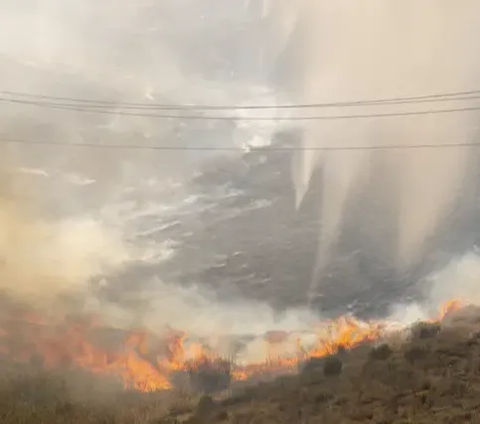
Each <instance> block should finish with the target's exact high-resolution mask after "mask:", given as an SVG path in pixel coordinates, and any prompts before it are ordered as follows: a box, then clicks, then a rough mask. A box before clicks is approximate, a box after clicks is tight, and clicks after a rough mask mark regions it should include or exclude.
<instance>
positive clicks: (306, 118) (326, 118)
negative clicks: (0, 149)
mask: <svg viewBox="0 0 480 424" xmlns="http://www.w3.org/2000/svg"><path fill="white" fill-rule="evenodd" d="M0 102H4V103H16V104H23V105H30V106H36V107H46V108H49V109H59V110H66V111H74V112H84V113H96V114H104V115H120V116H134V117H143V118H161V119H169V120H173V119H183V120H202V121H204V120H208V121H247V122H248V121H263V122H265V121H330V120H339V119H340V120H344V119H348V120H349V119H365V118H389V117H401V116H421V115H437V114H447V113H461V112H474V111H479V110H480V106H471V107H459V108H450V109H430V110H421V111H412V110H410V111H405V112H384V113H382V112H381V113H368V114H349V115H323V116H322V115H312V116H289V117H286V116H278V117H276V116H267V117H262V116H260V117H259V116H256V117H240V116H223V115H218V116H212V115H172V114H147V113H138V112H125V111H118V110H117V111H114V110H105V109H89V108H85V107H76V106H72V105H66V104H61V103H51V102H38V101H28V100H18V99H6V98H2V97H0Z"/></svg>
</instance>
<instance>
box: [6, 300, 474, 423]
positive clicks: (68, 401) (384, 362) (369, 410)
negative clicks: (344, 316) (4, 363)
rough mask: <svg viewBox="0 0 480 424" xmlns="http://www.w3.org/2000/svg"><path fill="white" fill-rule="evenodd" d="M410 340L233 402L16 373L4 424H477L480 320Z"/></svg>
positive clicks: (360, 350) (249, 390) (314, 368)
mask: <svg viewBox="0 0 480 424" xmlns="http://www.w3.org/2000/svg"><path fill="white" fill-rule="evenodd" d="M409 334H410V335H409V337H408V338H406V339H405V338H402V342H401V343H398V342H392V341H388V340H385V341H384V342H382V343H379V342H375V343H373V344H372V342H370V341H366V342H362V343H359V344H357V345H356V346H354V347H352V349H337V350H336V352H335V353H333V354H330V355H327V356H326V357H323V358H318V357H317V358H313V359H310V360H309V361H306V362H304V366H302V367H301V368H302V370H301V371H300V372H299V373H298V374H297V375H290V376H284V377H280V378H278V379H276V380H275V381H270V382H263V383H260V384H250V385H248V386H247V387H240V386H238V387H237V386H236V385H235V384H234V385H233V386H230V391H231V393H230V394H228V395H227V393H225V392H224V393H223V394H218V395H215V396H214V395H212V397H210V396H205V395H204V396H201V395H199V394H193V393H191V392H188V391H183V390H179V389H175V390H170V391H158V392H155V393H146V392H143V393H142V392H138V391H126V390H125V389H124V388H123V387H122V386H121V385H116V383H113V382H110V383H108V384H107V381H106V379H105V378H104V376H98V375H94V374H92V373H86V372H72V371H69V372H67V371H65V370H62V371H60V370H56V371H49V372H46V371H44V370H43V371H38V368H35V366H25V365H19V364H18V363H17V365H16V367H17V368H15V367H13V368H12V367H10V368H5V370H9V372H3V373H2V374H1V375H2V376H3V377H2V379H1V381H0V422H2V423H3V422H5V423H6V424H10V423H12V424H13V423H15V424H16V423H24V424H30V423H32V424H33V423H35V424H37V423H45V424H46V423H49V424H50V423H53V424H56V423H62V424H63V423H75V424H77V423H78V424H97V423H98V424H100V423H101V424H115V423H118V424H123V423H129V424H130V423H138V424H173V423H180V422H185V423H190V424H194V423H195V424H211V423H256V424H262V423H265V424H267V423H268V424H271V423H279V424H280V423H307V422H308V423H312V424H315V423H327V424H329V423H332V424H335V423H340V422H341V423H362V422H364V423H377V424H380V423H394V424H400V423H417V422H418V423H420V422H422V423H423V422H425V423H428V422H431V423H457V422H458V423H466V422H480V421H475V420H476V419H477V412H478V411H480V400H479V399H480V311H479V310H478V309H477V308H464V309H461V310H459V311H452V310H450V312H449V313H448V315H447V316H446V317H445V319H444V320H443V322H442V324H441V325H440V324H438V323H434V322H429V323H423V324H419V325H417V326H415V327H414V328H412V330H411V331H410V332H409ZM230 372H231V369H230V364H229V363H225V362H221V361H220V360H219V361H211V362H208V361H206V362H202V363H195V364H194V363H190V368H189V369H188V371H186V373H185V374H183V375H189V374H190V377H191V374H192V373H193V374H195V376H196V378H198V379H199V380H198V381H199V383H198V384H200V386H199V387H200V388H201V390H202V391H206V389H205V388H204V384H206V383H208V384H213V386H215V387H214V389H215V390H217V389H222V388H225V387H226V385H227V384H226V383H224V382H225V380H222V379H221V378H220V377H221V376H223V377H224V378H226V379H227V380H228V377H226V376H228V375H229V373H230ZM219 378H220V383H219V381H218V379H219ZM212 381H213V382H214V383H212ZM100 383H101V384H100ZM117 383H118V382H117ZM120 383H121V382H120ZM208 384H207V385H208ZM218 385H219V386H218ZM209 387H210V386H209ZM212 391H213V390H212Z"/></svg>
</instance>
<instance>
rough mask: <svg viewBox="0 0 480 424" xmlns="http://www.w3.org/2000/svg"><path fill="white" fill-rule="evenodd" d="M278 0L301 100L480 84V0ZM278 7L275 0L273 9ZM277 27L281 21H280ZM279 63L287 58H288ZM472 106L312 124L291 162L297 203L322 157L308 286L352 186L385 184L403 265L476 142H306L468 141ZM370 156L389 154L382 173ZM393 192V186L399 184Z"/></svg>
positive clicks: (449, 199)
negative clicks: (478, 45) (479, 44)
mask: <svg viewBox="0 0 480 424" xmlns="http://www.w3.org/2000/svg"><path fill="white" fill-rule="evenodd" d="M291 3H292V2H275V3H274V5H271V7H273V8H275V5H276V7H277V8H278V9H281V10H284V11H285V10H288V12H289V13H290V14H292V15H293V16H295V19H296V26H295V28H294V30H293V31H291V35H290V37H289V39H288V42H287V44H286V45H285V52H284V55H285V57H286V58H287V60H286V63H288V65H289V66H290V72H289V73H288V72H287V73H286V75H284V77H283V80H282V81H281V84H283V85H284V86H285V87H286V88H287V89H288V90H289V92H290V95H291V96H292V97H293V98H294V99H295V101H296V102H298V103H319V102H320V103H330V102H337V101H340V102H343V101H347V102H348V101H356V100H360V99H363V100H369V99H381V98H392V97H401V96H415V95H425V94H432V93H444V92H455V91H468V90H472V89H475V88H476V87H477V85H478V79H479V77H478V75H479V72H478V71H479V68H480V63H479V57H480V56H479V55H478V54H476V50H475V47H474V46H475V43H474V40H476V39H477V38H478V36H479V35H480V28H479V26H478V25H477V23H476V21H477V18H478V16H479V13H480V6H479V5H478V3H477V2H475V1H474V0H462V1H460V2H456V3H455V4H453V3H452V2H449V1H448V0H440V1H439V0H427V1H422V2H418V1H413V0H406V1H402V2H396V1H394V0H368V1H366V2H365V1H364V2H357V1H354V0H340V1H336V2H329V1H323V0H304V1H302V2H300V4H298V5H297V8H296V9H293V8H292V5H291ZM276 13H277V14H279V13H280V12H278V11H277V12H276ZM278 31H279V33H280V34H284V32H285V27H284V25H283V24H282V23H279V25H278ZM282 63H283V62H282ZM452 106H453V107H458V106H460V105H459V103H458V102H452V103H449V104H448V105H442V104H441V103H437V104H426V105H418V104H417V105H414V104H413V105H412V104H406V105H397V106H394V105H391V106H385V105H383V106H378V107H355V108H330V109H321V110H318V111H315V114H322V115H335V114H337V115H348V114H359V113H360V114H368V113H372V114H375V113H382V112H383V113H385V112H392V113H395V112H404V111H406V110H430V109H441V108H449V107H450V108H451V107H452ZM476 118H477V115H476V114H475V113H454V114H440V115H424V116H411V117H392V118H388V119H385V118H384V119H378V118H371V119H361V120H340V121H338V120H337V121H319V122H318V123H312V124H311V125H308V126H307V127H306V128H305V131H304V137H303V140H302V147H304V148H306V150H302V151H300V152H299V153H298V157H297V158H296V160H295V166H294V170H293V177H294V183H295V188H296V193H297V207H298V206H299V205H300V204H301V202H302V199H303V198H304V197H305V195H306V193H307V191H308V188H309V186H310V183H311V178H312V175H313V173H314V170H315V169H316V168H317V167H318V168H321V172H322V181H323V194H322V200H321V207H320V217H321V230H320V235H319V251H318V260H317V267H316V271H315V272H314V276H313V279H312V288H311V290H312V292H314V291H315V290H316V286H317V284H318V282H319V281H320V279H321V272H322V268H323V267H324V265H325V263H326V262H328V259H329V255H331V253H332V250H333V249H334V244H335V241H336V240H337V239H338V237H339V235H340V234H341V231H342V226H343V221H344V217H345V212H346V209H347V208H348V205H349V202H351V200H352V198H353V195H354V194H357V195H358V194H359V195H361V193H364V192H366V191H367V190H369V189H371V188H372V187H373V184H374V183H375V185H376V186H377V187H378V186H379V182H380V186H381V187H382V191H383V193H388V196H389V197H390V198H392V197H393V198H394V200H393V201H394V202H395V204H396V207H395V214H396V221H397V231H396V234H397V235H396V240H397V243H396V244H397V253H396V256H397V265H398V266H399V267H400V268H402V267H408V266H410V265H412V264H413V263H415V261H416V260H418V259H419V257H420V255H421V254H422V253H423V249H424V247H425V243H426V241H427V240H428V239H429V237H431V236H432V235H433V234H434V233H435V231H436V230H437V229H438V227H439V225H441V224H442V222H443V220H444V218H445V217H446V216H447V214H448V212H449V210H450V208H451V206H452V205H453V204H454V202H455V200H457V196H458V193H459V190H460V189H461V188H462V184H463V182H464V179H465V178H466V177H467V176H468V175H469V174H468V171H469V166H470V161H469V159H470V158H471V151H470V150H468V149H465V148H463V149H462V148H457V149H455V148H448V149H425V150H415V149H413V150H402V151H393V152H375V153H370V152H350V153H348V152H328V153H319V152H312V151H309V150H308V148H309V147H325V146H335V147H342V146H355V147H366V146H369V145H381V146H386V147H388V146H392V145H401V146H404V147H408V146H411V145H415V144H429V145H435V146H438V147H440V146H442V145H443V144H446V143H452V142H458V143H462V142H470V141H472V140H473V137H474V135H475V128H474V126H475V124H476ZM375 163H383V164H384V166H383V167H382V173H380V172H379V171H378V170H376V169H377V168H376V167H375V166H373V165H374V164H375ZM392 193H395V195H394V196H392Z"/></svg>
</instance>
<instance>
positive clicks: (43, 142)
mask: <svg viewBox="0 0 480 424" xmlns="http://www.w3.org/2000/svg"><path fill="white" fill-rule="evenodd" d="M0 144H28V145H37V146H57V147H67V148H70V147H74V148H77V147H79V148H94V149H124V150H158V151H238V152H245V151H262V152H268V151H277V152H278V151H280V152H281V151H285V152H290V151H365V150H416V149H448V148H467V147H480V142H473V141H472V142H464V143H444V144H410V145H402V144H396V145H364V146H354V145H350V146H348V145H347V146H345V145H344V146H279V145H271V146H246V147H233V146H225V147H221V146H172V145H164V146H159V145H146V144H118V143H117V144H99V143H64V142H60V141H54V140H41V139H39V140H33V139H21V138H9V137H2V136H0Z"/></svg>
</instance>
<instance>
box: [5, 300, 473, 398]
mask: <svg viewBox="0 0 480 424" xmlns="http://www.w3.org/2000/svg"><path fill="white" fill-rule="evenodd" d="M462 306H463V303H462V302H460V301H459V300H452V301H449V302H446V303H445V304H444V305H442V307H441V308H440V313H439V316H438V317H437V319H436V320H441V319H443V318H444V317H445V316H446V315H448V314H449V313H451V312H453V311H456V310H458V309H460V308H461V307H462ZM99 325H100V324H99V321H98V319H96V320H92V321H91V322H87V323H85V322H84V323H83V324H74V325H69V326H65V325H64V326H63V327H62V326H61V325H60V326H59V325H53V324H52V325H50V324H48V323H47V321H46V320H45V319H44V318H42V317H41V316H39V315H38V314H34V313H28V314H25V315H23V314H22V315H21V316H19V315H18V311H17V312H16V313H15V316H14V319H10V320H7V321H6V322H5V325H4V327H3V328H0V354H2V355H6V356H7V357H9V358H11V359H14V360H16V361H19V362H32V361H34V360H35V359H36V358H40V360H41V363H42V366H43V367H44V368H47V369H52V368H58V367H77V368H80V369H84V370H87V371H89V372H91V373H93V374H97V375H103V376H110V377H114V378H119V379H120V380H121V381H122V382H123V384H124V386H125V387H126V388H131V389H135V390H138V391H143V392H149V391H157V390H164V389H170V388H171V383H170V377H171V374H172V373H174V372H176V371H185V370H186V369H187V363H188V361H187V357H188V358H190V360H193V361H202V360H213V359H217V358H218V355H216V354H215V352H212V351H210V350H209V349H207V348H205V346H202V344H200V343H192V344H190V345H189V346H188V349H187V347H186V343H185V341H186V334H185V333H183V332H177V331H171V332H170V333H169V334H167V337H166V340H163V341H161V340H158V339H156V338H155V337H153V336H152V335H150V334H148V333H147V332H146V331H144V330H141V331H131V332H130V333H129V334H128V335H127V337H125V338H124V340H123V343H121V345H120V346H117V348H111V347H110V348H106V347H105V348H103V347H100V346H98V344H95V343H94V342H93V341H91V337H90V333H91V332H92V331H93V330H96V329H98V328H99ZM10 327H12V328H14V330H12V331H9V329H10ZM318 330H319V331H318V332H317V342H316V343H315V345H314V346H313V347H312V346H310V347H308V348H307V347H306V346H304V345H303V344H302V342H301V341H300V340H299V339H297V340H296V350H297V354H296V355H295V356H293V357H283V356H282V355H281V353H282V351H283V348H284V347H285V343H287V342H288V341H287V339H288V336H289V334H288V333H286V332H271V333H268V334H266V335H265V343H266V347H267V356H266V358H265V360H264V361H263V362H261V363H253V364H247V365H242V366H236V367H235V368H234V369H233V370H232V378H233V379H234V380H247V379H249V378H252V377H255V376H264V375H265V376H266V375H278V374H287V373H293V372H296V371H297V369H298V364H299V362H300V361H302V360H304V359H306V358H309V357H322V356H325V355H329V354H333V353H336V352H337V351H338V350H339V349H341V348H345V349H351V348H353V347H355V346H357V345H358V344H360V343H362V342H365V341H372V340H375V339H378V338H379V337H381V336H382V334H384V332H385V331H386V328H385V325H384V323H365V322H361V321H358V320H356V319H354V318H352V317H342V318H340V319H338V320H335V321H332V322H330V323H329V324H328V325H327V326H322V327H319V329H318ZM152 342H153V343H152ZM152 345H153V348H152ZM192 358H193V359H192Z"/></svg>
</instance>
